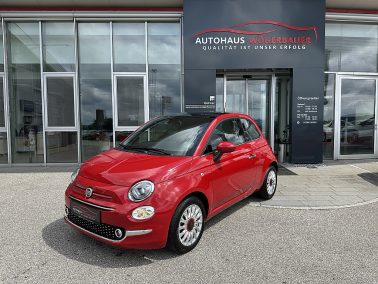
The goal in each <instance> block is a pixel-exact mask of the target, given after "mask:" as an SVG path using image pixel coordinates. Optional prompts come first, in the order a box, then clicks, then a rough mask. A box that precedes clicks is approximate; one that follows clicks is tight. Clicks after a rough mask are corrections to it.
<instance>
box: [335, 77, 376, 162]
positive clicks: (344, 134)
mask: <svg viewBox="0 0 378 284" xmlns="http://www.w3.org/2000/svg"><path fill="white" fill-rule="evenodd" d="M377 84H378V79H377V78H376V77H360V76H346V75H340V76H338V78H337V85H336V105H335V110H336V112H335V142H336V143H335V158H336V159H340V158H341V159H342V158H366V157H375V156H377V147H376V141H377V137H376V136H377V133H376V132H377V131H376V129H377V104H376V102H377V86H378V85H377Z"/></svg>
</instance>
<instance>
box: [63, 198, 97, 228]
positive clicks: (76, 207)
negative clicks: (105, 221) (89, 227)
mask: <svg viewBox="0 0 378 284" xmlns="http://www.w3.org/2000/svg"><path fill="white" fill-rule="evenodd" d="M70 205H71V212H72V213H73V214H75V215H77V216H79V217H81V218H83V219H85V220H88V221H91V222H95V223H100V221H101V217H100V214H101V211H100V210H98V209H96V208H92V207H90V206H87V205H85V204H82V203H80V202H77V201H75V200H72V199H71V204H70Z"/></svg>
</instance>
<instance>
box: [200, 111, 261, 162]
mask: <svg viewBox="0 0 378 284" xmlns="http://www.w3.org/2000/svg"><path fill="white" fill-rule="evenodd" d="M241 118H244V117H239V116H235V117H228V118H225V119H222V120H221V121H219V122H218V123H217V124H216V126H215V127H214V128H213V130H212V131H211V134H210V136H209V138H208V139H207V141H206V144H205V146H204V147H203V149H202V151H201V157H204V156H206V155H208V154H214V153H215V152H216V150H214V151H211V152H208V153H205V151H206V148H207V146H208V145H209V141H210V139H211V136H212V135H213V133H214V131H215V130H216V129H217V127H218V126H219V125H220V124H221V123H223V122H225V121H227V120H236V123H237V124H238V125H239V127H240V128H241V130H242V131H243V134H242V135H243V139H244V142H243V143H241V144H234V145H235V146H236V147H239V146H242V145H244V144H247V143H250V142H252V141H255V140H256V139H255V140H248V141H247V140H246V137H245V130H244V129H243V127H242V126H241V121H240V119H241ZM250 122H251V123H253V122H252V121H250ZM255 127H256V125H255ZM259 134H260V137H259V138H261V133H260V132H259Z"/></svg>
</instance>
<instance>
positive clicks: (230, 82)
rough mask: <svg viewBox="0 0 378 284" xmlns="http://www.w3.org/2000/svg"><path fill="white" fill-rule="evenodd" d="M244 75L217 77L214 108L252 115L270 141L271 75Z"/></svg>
mask: <svg viewBox="0 0 378 284" xmlns="http://www.w3.org/2000/svg"><path fill="white" fill-rule="evenodd" d="M246 77H247V76H237V75H224V77H223V76H222V78H221V77H219V78H217V96H216V110H217V111H220V112H223V111H224V112H236V113H245V114H248V115H250V116H252V117H253V118H254V119H255V121H256V123H257V124H258V125H259V127H260V129H261V130H262V132H263V133H264V135H265V137H266V138H267V140H268V141H270V137H271V133H270V129H271V126H270V122H271V118H270V113H271V102H270V98H271V96H270V93H271V76H263V77H262V76H256V77H255V76H248V78H246ZM223 80H224V81H223ZM224 90H225V92H224Z"/></svg>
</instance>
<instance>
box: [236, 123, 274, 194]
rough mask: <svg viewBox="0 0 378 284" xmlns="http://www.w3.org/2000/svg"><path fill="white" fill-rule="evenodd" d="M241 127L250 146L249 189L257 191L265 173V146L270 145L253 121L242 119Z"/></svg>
mask: <svg viewBox="0 0 378 284" xmlns="http://www.w3.org/2000/svg"><path fill="white" fill-rule="evenodd" d="M240 123H241V127H242V129H243V131H244V136H245V140H246V141H247V142H246V143H247V144H249V146H250V149H251V151H250V153H249V155H248V157H249V160H250V161H249V164H248V171H247V173H248V176H249V177H250V179H249V182H250V184H249V190H250V191H255V190H256V189H258V187H260V186H261V184H260V183H261V177H262V176H263V175H264V174H265V173H263V170H264V161H265V156H266V151H264V149H265V147H268V145H267V142H266V140H265V138H264V137H263V136H262V135H261V134H260V132H259V131H258V130H257V126H256V124H255V123H253V121H251V120H249V119H247V118H241V119H240Z"/></svg>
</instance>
